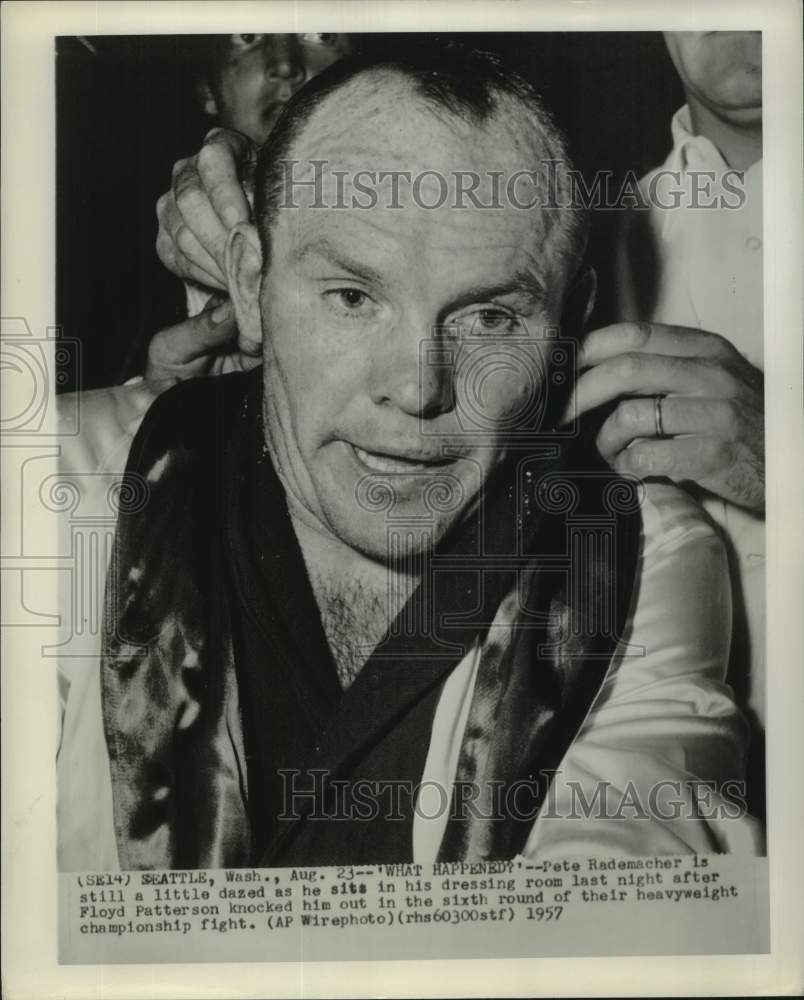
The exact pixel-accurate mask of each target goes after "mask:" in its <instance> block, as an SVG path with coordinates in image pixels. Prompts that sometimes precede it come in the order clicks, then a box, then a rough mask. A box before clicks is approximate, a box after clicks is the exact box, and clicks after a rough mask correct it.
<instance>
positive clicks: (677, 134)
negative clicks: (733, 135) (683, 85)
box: [670, 104, 762, 183]
mask: <svg viewBox="0 0 804 1000" xmlns="http://www.w3.org/2000/svg"><path fill="white" fill-rule="evenodd" d="M670 131H671V133H672V136H673V152H672V154H671V156H672V158H673V159H674V161H675V164H674V166H675V168H676V169H678V170H715V171H717V173H718V175H721V174H723V172H724V171H726V170H728V169H729V165H728V164H727V163H726V161H725V160H724V159H723V157H722V156H721V154H720V151H719V150H718V148H717V146H715V144H714V143H713V142H712V141H711V140H710V139H707V138H706V136H703V135H695V134H694V133H693V131H692V119H691V118H690V108H689V105H688V104H685V105H684V107H682V108H679V109H678V111H676V113H675V114H674V115H673V119H672V121H671V122H670ZM761 175H762V160H757V162H756V163H753V164H751V166H750V167H749V168H748V169H747V170H745V171H744V176H745V180H746V183H749V182H750V181H753V180H754V179H755V178H759V177H761Z"/></svg>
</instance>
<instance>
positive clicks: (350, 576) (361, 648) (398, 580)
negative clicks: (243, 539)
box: [289, 504, 419, 688]
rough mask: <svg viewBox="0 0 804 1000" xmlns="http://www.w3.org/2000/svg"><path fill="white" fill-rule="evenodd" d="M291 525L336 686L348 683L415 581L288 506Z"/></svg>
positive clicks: (417, 580) (403, 572) (383, 631)
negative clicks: (318, 612)
mask: <svg viewBox="0 0 804 1000" xmlns="http://www.w3.org/2000/svg"><path fill="white" fill-rule="evenodd" d="M289 506H290V515H291V521H292V523H293V529H294V531H295V533H296V537H297V539H298V541H299V546H300V548H301V551H302V556H303V557H304V563H305V566H306V567H307V575H308V576H309V578H310V583H311V585H312V588H313V594H314V596H315V599H316V603H317V604H318V608H319V611H320V613H321V621H322V624H323V626H324V633H325V635H326V637H327V641H328V642H329V646H330V650H331V652H332V655H333V658H334V659H335V665H336V667H337V670H338V676H339V678H340V681H341V686H342V687H344V688H346V687H348V686H349V685H350V684H351V683H352V681H353V680H354V679H355V677H356V676H357V675H358V673H359V672H360V670H361V669H362V667H363V666H364V664H365V662H366V660H368V658H369V656H370V655H371V653H372V651H373V649H374V647H375V646H376V645H377V644H378V643H379V642H380V640H381V639H382V637H383V636H384V635H385V633H386V632H387V631H388V628H389V626H390V625H391V623H392V622H393V620H394V619H395V618H396V617H397V615H398V614H399V612H400V611H401V610H402V607H403V606H404V604H405V603H406V602H407V600H408V599H409V597H410V595H411V594H412V593H413V591H414V589H415V588H416V586H417V585H418V582H419V578H418V576H417V575H415V574H414V573H412V572H405V571H403V570H396V569H393V568H391V567H389V566H387V565H385V564H384V563H381V562H377V561H376V560H373V559H370V558H368V557H367V556H364V555H363V554H362V553H360V552H356V551H355V550H354V549H352V548H350V547H349V546H348V545H345V544H344V543H343V542H341V541H339V540H338V539H336V538H334V537H333V536H332V535H330V534H328V533H326V532H324V531H323V529H322V528H321V527H320V526H318V525H316V524H314V523H313V522H312V519H311V518H310V516H309V515H307V514H306V512H302V511H299V510H296V509H294V507H295V505H293V504H290V505H289Z"/></svg>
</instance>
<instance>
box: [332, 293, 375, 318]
mask: <svg viewBox="0 0 804 1000" xmlns="http://www.w3.org/2000/svg"><path fill="white" fill-rule="evenodd" d="M324 297H325V299H326V300H327V301H328V303H329V304H330V305H331V306H332V307H333V308H334V309H335V310H336V311H337V312H339V313H340V314H341V315H344V316H349V317H354V318H356V319H360V318H362V317H364V316H368V315H369V314H370V313H371V312H372V309H373V307H374V302H373V300H372V298H371V296H370V295H369V294H368V293H367V292H364V291H363V289H362V288H356V287H354V286H353V285H347V286H343V287H339V288H328V289H327V290H326V291H325V292H324Z"/></svg>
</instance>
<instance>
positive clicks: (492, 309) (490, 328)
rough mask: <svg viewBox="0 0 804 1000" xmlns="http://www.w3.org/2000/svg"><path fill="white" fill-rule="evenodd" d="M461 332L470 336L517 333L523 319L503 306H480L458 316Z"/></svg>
mask: <svg viewBox="0 0 804 1000" xmlns="http://www.w3.org/2000/svg"><path fill="white" fill-rule="evenodd" d="M458 324H459V326H460V328H461V332H462V333H463V334H464V335H468V336H470V337H488V336H490V335H495V334H496V335H497V336H508V335H511V334H514V333H517V332H518V330H519V329H520V327H521V320H520V317H519V316H518V315H517V313H515V312H512V311H511V310H510V309H505V308H504V307H502V306H497V305H489V306H480V307H478V308H475V309H472V310H471V311H469V312H467V313H464V314H462V315H461V316H460V317H459V318H458Z"/></svg>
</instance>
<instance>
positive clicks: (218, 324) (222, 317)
mask: <svg viewBox="0 0 804 1000" xmlns="http://www.w3.org/2000/svg"><path fill="white" fill-rule="evenodd" d="M211 306H212V308H207V309H205V310H204V312H202V313H199V314H198V316H192V317H191V318H189V319H186V320H184V321H183V322H181V323H177V324H176V325H175V326H170V327H167V328H166V329H165V330H160V331H159V333H157V334H156V336H155V337H154V338H153V340H152V341H151V343H150V345H149V347H148V364H147V366H146V370H145V377H146V379H147V380H148V381H149V382H150V381H159V380H162V379H166V378H171V377H173V378H175V377H176V376H177V375H178V376H179V377H189V376H191V375H197V374H202V373H203V371H204V370H206V369H208V368H209V366H210V365H211V363H212V356H213V355H214V354H216V353H218V352H220V351H221V350H222V349H223V348H225V347H226V346H227V345H228V344H231V343H233V342H234V340H235V338H236V337H237V324H236V322H235V319H234V312H233V309H232V304H231V302H230V301H229V300H228V299H226V300H223V301H222V302H221V301H216V300H213V301H212V303H211Z"/></svg>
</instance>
